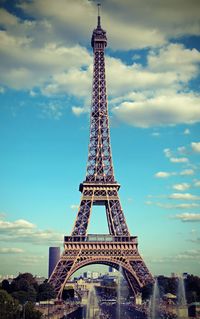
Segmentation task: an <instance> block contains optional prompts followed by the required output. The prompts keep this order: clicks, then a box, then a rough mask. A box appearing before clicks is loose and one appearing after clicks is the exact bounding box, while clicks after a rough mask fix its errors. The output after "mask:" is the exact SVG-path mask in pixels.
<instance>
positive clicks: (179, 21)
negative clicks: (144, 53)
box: [20, 0, 200, 49]
mask: <svg viewBox="0 0 200 319" xmlns="http://www.w3.org/2000/svg"><path fill="white" fill-rule="evenodd" d="M20 7H21V8H23V9H24V10H25V12H26V13H27V14H30V15H31V16H32V17H35V18H37V19H40V20H41V21H42V20H44V19H45V20H47V21H48V22H49V23H50V25H51V26H52V27H51V28H52V30H51V32H53V33H54V34H55V35H56V36H57V37H58V39H59V40H61V39H62V40H63V39H64V36H66V37H67V40H68V41H73V38H74V41H78V42H80V41H82V42H83V41H84V40H85V37H86V35H87V34H88V33H89V32H90V30H92V28H93V27H94V23H95V24H96V3H94V2H92V1H81V0H77V1H73V0H68V1H67V2H66V1H64V0H58V1H56V3H55V1H54V0H49V1H48V6H44V2H43V1H42V0H37V1H31V2H22V4H20ZM180 8H181V9H180ZM198 11H199V5H198V2H197V1H195V0H191V1H190V3H188V2H184V4H183V3H182V1H181V0H178V1H176V2H174V1H168V2H167V3H166V4H165V7H164V12H165V14H164V15H163V3H160V2H157V3H156V5H155V2H154V1H153V0H149V2H148V6H147V5H146V2H145V1H141V0H136V1H134V2H133V1H130V0H124V1H123V2H121V1H119V0H110V1H107V2H104V6H103V8H102V25H103V27H104V28H106V29H107V30H109V39H110V43H111V46H112V47H114V48H120V49H121V48H124V49H133V48H141V47H147V46H148V47H149V46H155V45H156V46H158V45H162V44H163V43H165V42H166V40H167V39H171V38H173V37H179V36H182V35H185V34H186V35H187V34H193V35H197V34H199V33H200V32H199V15H198ZM175 12H176V19H175V18H174V13H175ZM83 17H87V18H84V19H83ZM77 21H78V23H77ZM66 29H70V30H71V33H72V35H71V37H70V36H69V35H66V32H65V31H66ZM47 35H48V34H47Z"/></svg>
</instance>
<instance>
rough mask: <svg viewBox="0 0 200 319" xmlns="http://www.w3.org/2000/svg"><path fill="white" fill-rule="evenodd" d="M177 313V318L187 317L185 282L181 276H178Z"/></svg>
mask: <svg viewBox="0 0 200 319" xmlns="http://www.w3.org/2000/svg"><path fill="white" fill-rule="evenodd" d="M177 315H178V318H179V319H182V318H188V308H187V301H186V296H185V284H184V279H183V277H182V276H181V277H179V278H178V292H177Z"/></svg>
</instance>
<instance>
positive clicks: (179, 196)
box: [169, 193, 200, 200]
mask: <svg viewBox="0 0 200 319" xmlns="http://www.w3.org/2000/svg"><path fill="white" fill-rule="evenodd" d="M169 199H178V200H200V196H196V195H192V194H190V193H184V194H183V193H173V194H171V195H169Z"/></svg>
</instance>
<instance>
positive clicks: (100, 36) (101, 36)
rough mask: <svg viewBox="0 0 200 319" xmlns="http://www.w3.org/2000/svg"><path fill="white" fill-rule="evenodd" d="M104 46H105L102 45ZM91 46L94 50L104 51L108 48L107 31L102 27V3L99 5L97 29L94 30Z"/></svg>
mask: <svg viewBox="0 0 200 319" xmlns="http://www.w3.org/2000/svg"><path fill="white" fill-rule="evenodd" d="M100 44H103V45H100ZM91 45H92V47H93V50H94V51H95V49H97V50H99V49H101V50H102V49H104V48H105V47H106V46H107V37H106V31H105V30H103V29H102V27H101V16H100V3H98V17H97V27H96V29H94V31H93V34H92V39H91Z"/></svg>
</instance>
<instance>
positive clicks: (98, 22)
mask: <svg viewBox="0 0 200 319" xmlns="http://www.w3.org/2000/svg"><path fill="white" fill-rule="evenodd" d="M97 7H98V21H97V28H101V16H100V7H101V3H97Z"/></svg>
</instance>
